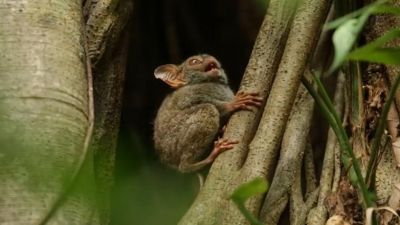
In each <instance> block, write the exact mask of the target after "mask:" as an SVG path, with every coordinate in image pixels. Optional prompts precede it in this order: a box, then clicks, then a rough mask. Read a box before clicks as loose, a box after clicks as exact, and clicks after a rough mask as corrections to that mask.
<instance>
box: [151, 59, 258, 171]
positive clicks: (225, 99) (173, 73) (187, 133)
mask: <svg viewBox="0 0 400 225" xmlns="http://www.w3.org/2000/svg"><path fill="white" fill-rule="evenodd" d="M154 75H155V77H156V78H158V79H161V80H163V81H164V82H165V83H167V84H168V85H170V86H171V87H172V88H174V89H175V90H174V91H173V92H172V93H171V94H170V95H168V96H167V97H166V98H165V99H164V101H163V103H162V104H161V106H160V109H159V110H158V113H157V116H156V119H155V122H154V142H155V148H156V150H157V152H158V154H159V156H160V159H161V161H162V162H163V163H165V164H167V165H169V166H171V167H173V168H176V169H178V170H179V171H181V172H192V171H196V170H199V169H201V168H203V167H204V166H206V165H208V164H210V163H212V162H213V161H214V159H215V158H216V157H217V156H218V154H220V153H221V152H223V151H225V150H229V149H232V148H233V147H234V145H235V144H237V143H238V142H237V141H233V140H228V139H218V140H217V141H215V140H216V139H217V138H218V137H217V136H218V133H219V131H220V130H221V127H222V126H223V125H224V123H225V122H226V121H227V119H228V118H229V116H230V115H231V114H232V113H233V112H235V111H237V110H241V109H243V110H251V107H252V106H255V107H258V106H260V105H261V102H262V98H261V97H259V96H258V94H256V93H243V92H239V93H238V94H237V95H236V96H235V95H234V94H233V92H232V90H231V89H230V88H229V86H228V79H227V77H226V74H225V72H224V70H223V69H222V67H221V64H220V63H219V61H218V60H216V59H215V58H214V57H213V56H210V55H196V56H192V57H189V58H188V59H186V60H185V61H184V62H183V63H182V64H180V65H174V64H166V65H162V66H159V67H157V68H156V69H155V71H154ZM214 141H215V142H214ZM213 145H214V146H213ZM211 149H212V150H211ZM210 150H211V153H209V152H210ZM207 153H209V154H208V156H207ZM202 158H203V159H202Z"/></svg>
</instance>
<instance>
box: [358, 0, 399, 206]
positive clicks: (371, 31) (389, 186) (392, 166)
mask: <svg viewBox="0 0 400 225" xmlns="http://www.w3.org/2000/svg"><path fill="white" fill-rule="evenodd" d="M365 2H367V3H368V2H369V1H367V0H366V1H365ZM391 4H392V5H393V6H396V7H399V6H400V1H399V0H393V1H391ZM394 28H397V29H399V28H400V18H399V17H398V16H395V15H377V16H373V17H372V18H371V20H370V23H369V25H368V29H367V30H366V32H365V36H366V39H367V41H372V40H374V39H376V38H378V37H380V36H382V35H384V34H385V33H386V32H388V31H389V30H392V29H394ZM399 46H400V39H399V38H396V39H394V40H393V41H391V42H389V43H388V44H387V46H386V47H389V48H398V47H399ZM382 67H385V69H386V70H384V71H379V72H381V73H383V75H384V76H386V77H387V78H388V80H389V81H390V82H392V81H394V79H395V78H396V76H399V74H400V67H399V66H393V65H387V66H384V65H382ZM388 86H389V85H388ZM378 88H379V87H378ZM378 88H376V89H378ZM395 103H396V108H397V112H398V111H399V110H398V109H400V89H397V91H396V94H395ZM391 138H392V140H393V141H395V139H396V138H397V137H391ZM382 148H384V150H383V151H384V152H383V153H382V154H383V156H382V160H381V161H380V162H379V165H378V166H377V170H376V178H375V182H376V184H375V185H376V192H377V198H378V199H377V203H378V204H385V203H386V202H387V201H388V199H389V198H390V195H391V194H392V190H393V187H394V186H395V185H398V184H399V183H400V173H399V171H400V169H399V167H396V162H395V159H394V155H393V151H391V150H390V145H386V146H382Z"/></svg>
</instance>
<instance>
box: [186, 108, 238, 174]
mask: <svg viewBox="0 0 400 225" xmlns="http://www.w3.org/2000/svg"><path fill="white" fill-rule="evenodd" d="M196 107H197V108H196V110H195V111H193V114H191V116H190V118H188V120H187V121H186V126H183V127H185V128H186V129H185V130H183V131H182V134H183V135H182V138H181V139H180V141H179V148H180V149H181V150H182V156H181V162H180V165H179V170H180V171H182V172H191V171H196V170H199V169H201V168H202V167H204V166H206V165H208V164H210V163H212V162H213V161H214V159H215V158H216V157H217V155H218V154H219V153H221V152H222V151H224V150H228V149H231V148H233V144H235V143H236V142H232V141H228V140H218V141H216V142H214V141H215V140H216V138H217V135H218V132H219V129H220V118H219V112H218V110H217V109H216V108H215V106H214V105H211V104H201V105H197V106H196ZM213 145H215V146H214V148H213V150H212V151H211V153H209V154H208V156H207V157H206V158H204V159H201V158H200V157H202V156H204V155H205V154H206V153H207V152H208V151H210V150H211V148H212V146H213Z"/></svg>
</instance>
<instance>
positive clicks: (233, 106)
mask: <svg viewBox="0 0 400 225" xmlns="http://www.w3.org/2000/svg"><path fill="white" fill-rule="evenodd" d="M262 100H263V98H262V97H260V96H259V94H258V93H244V92H242V91H241V92H238V93H237V94H236V96H235V98H234V99H233V101H232V102H231V103H228V109H229V110H230V111H232V112H234V111H237V110H241V109H242V110H250V111H252V108H251V107H252V106H255V107H260V106H261V104H262Z"/></svg>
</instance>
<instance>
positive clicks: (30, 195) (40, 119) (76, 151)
mask: <svg viewBox="0 0 400 225" xmlns="http://www.w3.org/2000/svg"><path fill="white" fill-rule="evenodd" d="M82 4H83V3H82V1H81V0H75V1H64V0H53V1H50V2H49V1H46V0H32V1H20V0H17V1H16V0H6V1H3V2H2V3H0V14H1V15H2V16H3V19H2V21H1V22H0V59H1V60H0V79H1V81H2V82H1V83H0V146H1V147H2V149H1V153H0V160H1V163H0V171H1V172H0V180H1V183H0V191H1V193H2V194H1V196H0V223H1V224H24V225H26V224H68V225H71V224H72V225H73V224H108V221H109V218H108V217H109V212H108V211H109V191H110V187H111V184H112V179H111V177H112V176H111V174H112V171H113V163H114V161H113V160H114V154H115V153H114V151H115V145H116V136H117V132H118V126H119V114H120V109H121V98H122V95H121V93H122V82H123V77H124V73H125V60H126V50H125V48H124V47H126V46H127V36H126V35H122V38H121V35H120V34H121V31H122V28H123V27H124V25H125V24H126V22H127V19H128V18H129V14H130V12H131V2H130V1H122V2H121V3H119V2H118V1H107V0H103V1H90V0H87V1H85V4H86V6H87V7H86V8H85V9H86V10H85V13H86V14H85V15H84V12H83V11H84V10H83V6H82ZM111 6H112V7H111ZM86 21H87V22H86ZM86 24H88V25H86ZM109 32H112V33H109ZM86 34H88V35H87V36H86ZM99 43H100V44H99ZM117 43H121V45H119V44H117ZM117 46H118V47H117ZM88 49H89V50H90V51H88ZM98 49H100V50H98ZM88 52H89V53H92V52H95V53H96V54H88ZM89 55H90V56H91V58H92V59H91V60H90V59H89ZM100 60H102V65H101V67H99V68H97V67H93V68H92V66H91V63H90V61H94V62H97V61H100ZM92 70H93V71H94V73H92ZM93 75H94V76H95V78H96V79H95V80H94V82H95V84H94V89H95V91H96V92H95V97H96V98H97V101H96V107H97V108H98V109H97V110H96V116H97V119H96V124H95V126H94V138H93V140H92V138H91V137H92V130H93V125H94V113H95V112H94V108H93V106H94V102H93V79H92V76H93ZM90 142H91V143H92V145H91V147H90V148H89V143H90ZM96 193H99V194H97V195H96ZM98 205H99V208H97V206H98Z"/></svg>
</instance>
